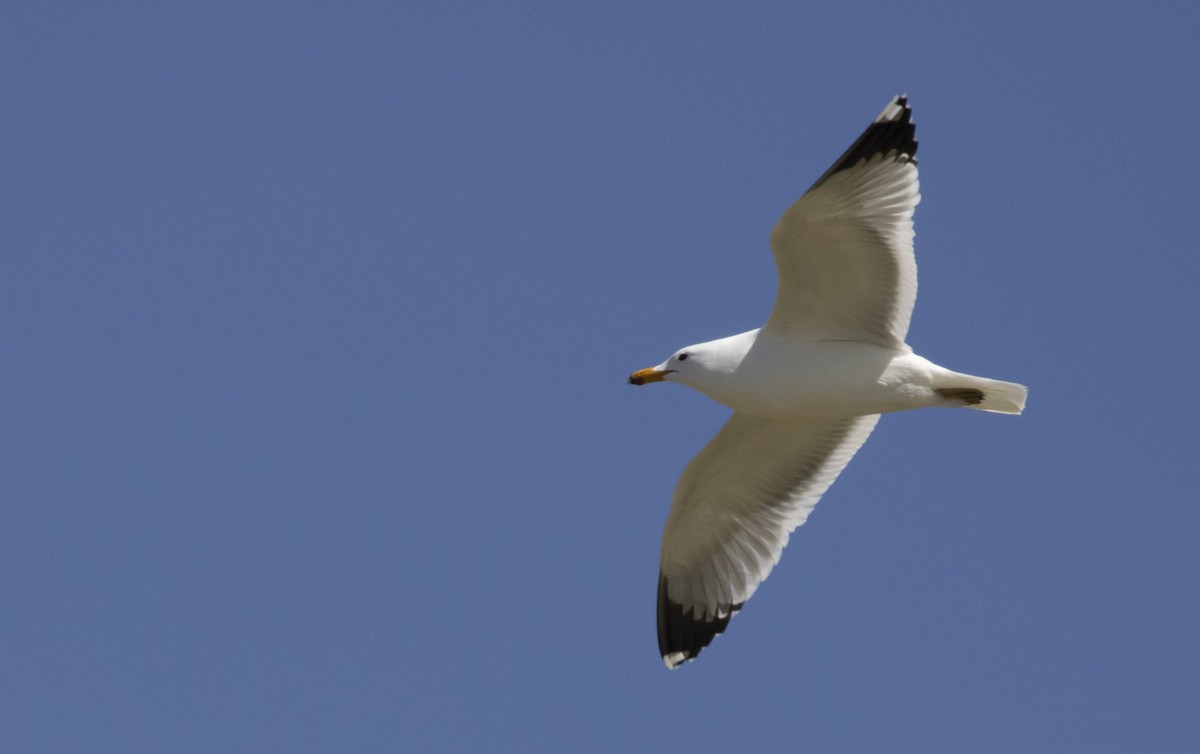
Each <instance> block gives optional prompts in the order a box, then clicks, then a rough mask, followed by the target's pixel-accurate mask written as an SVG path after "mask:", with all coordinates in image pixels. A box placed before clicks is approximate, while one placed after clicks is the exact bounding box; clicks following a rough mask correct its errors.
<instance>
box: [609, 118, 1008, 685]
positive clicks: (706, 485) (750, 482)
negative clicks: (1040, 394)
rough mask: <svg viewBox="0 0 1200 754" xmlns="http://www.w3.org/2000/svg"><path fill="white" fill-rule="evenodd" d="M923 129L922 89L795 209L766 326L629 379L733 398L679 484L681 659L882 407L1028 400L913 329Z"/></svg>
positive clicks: (662, 583)
mask: <svg viewBox="0 0 1200 754" xmlns="http://www.w3.org/2000/svg"><path fill="white" fill-rule="evenodd" d="M915 133H916V127H915V126H914V125H913V122H912V110H911V109H910V108H909V106H908V99H907V98H906V97H904V96H899V97H896V98H895V99H893V100H892V101H891V102H890V103H888V106H887V107H885V108H884V109H883V112H882V113H880V114H879V117H877V118H876V119H875V122H873V123H872V124H871V125H870V126H869V127H868V128H867V130H866V131H864V132H863V134H862V136H860V137H859V138H858V141H856V142H854V144H853V145H851V147H850V148H849V149H848V150H846V153H845V154H843V155H842V156H841V157H840V158H838V160H837V162H835V163H833V167H831V168H829V170H827V171H826V172H825V174H824V175H822V176H821V177H820V178H819V179H817V182H816V183H814V184H813V186H812V188H810V189H809V190H808V191H807V192H806V193H805V194H804V196H802V197H800V199H798V200H797V201H796V203H795V204H793V205H792V206H791V207H790V208H789V209H788V210H787V211H786V212H784V213H783V217H782V218H781V219H780V220H779V224H778V225H776V226H775V229H774V230H773V231H772V232H771V250H772V251H773V252H774V254H775V266H776V268H777V269H778V272H779V288H778V291H777V292H776V294H775V308H774V309H772V311H771V316H770V317H769V318H768V319H767V323H766V325H764V326H763V327H761V328H760V329H757V330H751V331H749V332H744V333H741V334H740V335H733V336H730V337H728V338H721V339H720V340H713V341H709V342H707V343H700V344H697V345H694V346H688V347H686V348H682V349H680V350H678V351H676V352H675V353H674V354H672V355H671V357H670V358H668V359H667V360H666V361H664V362H663V363H662V364H659V365H658V366H656V367H651V368H649V369H642V370H639V371H637V372H634V373H633V375H631V376H630V378H629V381H630V382H631V383H633V384H634V385H644V384H646V383H649V382H664V381H665V382H679V383H681V384H684V385H687V386H688V387H690V388H693V389H695V390H699V391H700V392H701V393H704V394H705V395H707V396H708V397H710V398H712V399H713V400H715V401H718V402H719V403H723V404H725V405H726V406H729V407H730V408H732V409H733V415H732V416H731V417H730V418H729V421H728V422H726V424H725V426H724V427H723V428H722V429H721V431H720V432H718V433H717V435H716V436H715V437H714V438H713V439H712V440H711V441H709V443H708V445H706V446H705V447H704V449H703V450H701V451H700V454H699V455H697V456H696V457H695V458H693V459H692V461H691V462H690V463H689V464H688V465H687V468H685V469H684V471H683V475H682V476H681V477H680V478H679V484H678V485H676V487H675V494H674V495H673V496H672V497H671V512H670V514H669V515H668V516H667V523H666V526H665V527H664V529H663V540H662V553H661V555H660V559H659V577H658V647H659V650H660V652H661V654H662V658H663V662H665V663H666V665H667V667H668V668H675V667H678V666H679V665H681V664H682V663H683V662H685V661H687V660H691V659H693V658H695V657H696V655H698V654H699V653H700V650H702V649H703V648H704V647H706V646H708V644H709V642H711V641H712V639H713V637H714V636H716V635H717V634H719V633H721V632H723V631H724V630H725V627H726V626H727V625H728V624H729V619H730V618H731V617H733V615H734V614H735V613H736V612H737V611H738V610H739V609H741V607H742V605H743V604H745V602H746V600H748V599H750V596H751V595H752V594H754V590H755V589H757V588H758V585H759V584H760V583H761V582H762V581H763V579H765V578H766V577H767V574H768V573H770V572H771V568H772V567H774V566H775V564H776V563H778V562H779V556H780V554H781V553H782V552H783V548H784V546H785V545H786V544H787V542H788V535H789V534H790V533H791V531H792V530H793V529H795V528H796V527H797V526H799V525H800V524H803V523H804V521H805V519H807V518H808V514H809V513H810V512H811V511H812V509H813V506H815V505H816V504H817V501H818V500H820V499H821V495H822V494H824V493H825V490H827V489H828V488H829V485H831V484H833V480H834V479H836V478H837V475H838V474H839V473H841V471H842V469H843V468H845V466H846V464H847V463H849V461H850V458H851V457H852V456H853V455H854V453H855V452H856V451H857V450H858V449H859V447H860V446H861V445H862V444H863V442H864V441H865V440H866V439H867V436H868V435H869V434H871V430H872V429H874V427H875V423H876V422H877V421H879V415H880V414H882V413H885V412H888V411H904V410H907V409H911V408H924V407H926V406H943V407H948V408H956V407H957V408H973V409H978V410H980V411H994V412H998V413H1002V414H1019V413H1021V411H1022V410H1023V409H1024V407H1025V393H1026V390H1025V387H1024V386H1022V385H1017V384H1014V383H1011V382H1000V381H998V380H989V379H985V378H983V377H974V376H972V375H969V374H961V373H959V372H952V371H950V370H949V369H945V368H943V367H940V366H938V365H937V364H934V363H933V362H931V361H929V360H927V359H924V358H922V357H920V356H918V355H916V354H915V353H913V350H912V348H910V347H909V346H908V345H907V344H906V343H905V342H904V337H905V335H906V334H907V332H908V322H909V318H910V316H911V315H912V309H913V302H914V300H915V299H916V296H917V266H916V261H915V260H914V258H913V220H912V218H913V209H914V208H915V207H916V206H917V202H918V201H919V200H920V195H919V194H918V192H917V187H918V184H917V160H916V153H917V142H916V140H915V138H914V135H915Z"/></svg>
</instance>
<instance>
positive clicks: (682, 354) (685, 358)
mask: <svg viewBox="0 0 1200 754" xmlns="http://www.w3.org/2000/svg"><path fill="white" fill-rule="evenodd" d="M687 357H688V355H687V354H686V353H681V354H679V360H680V361H687Z"/></svg>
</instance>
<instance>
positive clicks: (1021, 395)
mask: <svg viewBox="0 0 1200 754" xmlns="http://www.w3.org/2000/svg"><path fill="white" fill-rule="evenodd" d="M971 381H972V382H971V387H975V388H979V389H980V390H982V391H983V400H982V401H981V402H979V403H977V404H975V405H973V406H967V408H974V409H978V410H980V411H994V412H995V413H998V414H1019V413H1021V412H1022V411H1024V410H1025V396H1026V394H1027V393H1028V392H1029V391H1028V390H1027V389H1026V388H1025V386H1024V385H1018V384H1017V383H1015V382H1004V381H1002V380H989V379H987V378H986V377H972V378H971Z"/></svg>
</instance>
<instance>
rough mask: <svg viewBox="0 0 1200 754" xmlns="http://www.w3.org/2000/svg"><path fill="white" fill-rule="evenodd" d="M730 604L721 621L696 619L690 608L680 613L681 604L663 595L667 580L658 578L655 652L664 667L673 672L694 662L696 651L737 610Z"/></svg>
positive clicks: (706, 642)
mask: <svg viewBox="0 0 1200 754" xmlns="http://www.w3.org/2000/svg"><path fill="white" fill-rule="evenodd" d="M741 607H742V606H741V604H737V605H734V606H733V607H732V608H731V609H730V612H729V614H728V615H726V616H725V617H723V618H712V619H710V620H704V619H702V618H697V617H695V615H694V614H693V613H692V610H691V609H688V610H687V611H686V612H685V611H684V608H683V605H680V604H679V603H677V602H672V601H671V598H670V597H668V596H667V579H666V577H664V576H663V575H662V574H661V573H660V574H659V575H658V651H659V653H660V654H661V655H662V659H663V662H664V663H665V664H666V666H667V667H668V668H670V669H671V670H674V669H675V668H677V667H679V666H680V665H682V664H683V663H685V662H687V661H688V660H694V659H695V658H696V656H697V655H699V654H700V650H702V649H704V648H705V647H707V646H708V645H709V644H710V643H712V640H713V638H715V637H716V636H717V634H720V633H723V632H724V631H725V627H726V626H728V625H729V619H730V618H732V617H733V615H734V613H736V612H737V611H738V610H740V609H741Z"/></svg>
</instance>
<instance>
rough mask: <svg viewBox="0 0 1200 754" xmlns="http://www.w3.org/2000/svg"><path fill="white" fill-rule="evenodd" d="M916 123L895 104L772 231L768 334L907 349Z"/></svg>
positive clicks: (913, 275) (901, 103)
mask: <svg viewBox="0 0 1200 754" xmlns="http://www.w3.org/2000/svg"><path fill="white" fill-rule="evenodd" d="M915 134H916V126H914V125H913V123H912V110H911V109H910V108H909V106H908V100H907V98H906V97H903V96H901V97H896V98H895V99H893V100H892V101H891V102H890V103H889V104H888V106H887V107H886V108H884V110H883V112H882V113H880V114H879V117H878V118H876V119H875V122H874V123H872V124H871V125H870V126H869V127H868V128H867V130H866V131H864V132H863V135H862V136H860V137H858V141H856V142H854V144H853V145H852V146H851V147H850V148H849V149H848V150H846V153H845V154H843V155H842V156H841V157H840V158H838V161H837V162H835V163H834V164H833V167H831V168H829V170H828V171H826V173H825V175H823V176H821V177H820V178H819V179H818V180H817V182H816V183H814V184H813V186H812V188H810V189H809V190H808V191H807V192H806V193H805V194H804V196H802V197H800V198H799V199H798V200H796V203H795V204H793V205H792V206H791V207H790V208H788V210H787V211H786V212H784V213H783V217H781V218H780V220H779V223H778V224H777V225H776V226H775V229H774V230H773V231H772V232H771V250H772V251H773V252H774V253H775V266H776V268H777V269H778V271H779V290H778V292H777V293H776V295H775V308H774V309H773V310H772V311H771V316H770V318H769V319H768V320H767V324H766V326H765V328H764V329H765V330H766V331H768V332H773V333H776V334H782V335H791V336H795V337H805V338H809V339H813V340H860V341H864V342H868V343H876V344H878V345H882V346H888V347H900V346H903V345H904V336H905V335H906V334H907V332H908V321H909V318H910V317H911V316H912V308H913V302H914V301H915V300H916V297H917V263H916V260H915V259H914V258H913V222H912V217H913V209H914V208H915V207H916V206H917V202H918V201H920V199H921V197H920V195H919V194H918V192H917V189H918V184H917V160H916V153H917V142H916V140H915V139H914V136H915Z"/></svg>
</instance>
